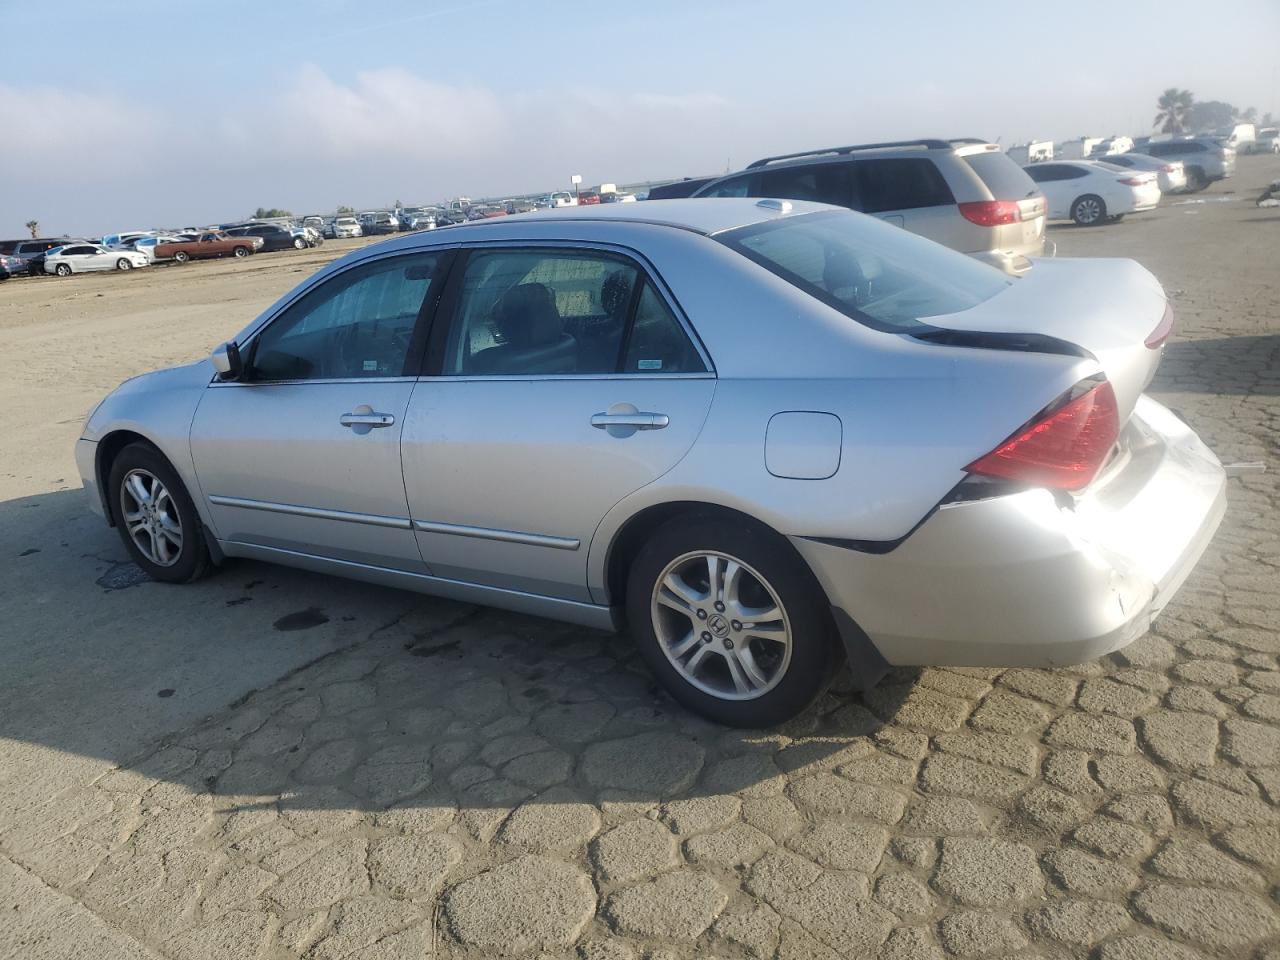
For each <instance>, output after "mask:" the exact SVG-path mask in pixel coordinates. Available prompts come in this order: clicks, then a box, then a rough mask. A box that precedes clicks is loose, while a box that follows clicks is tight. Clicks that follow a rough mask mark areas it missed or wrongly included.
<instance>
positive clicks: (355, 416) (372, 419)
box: [338, 413, 396, 427]
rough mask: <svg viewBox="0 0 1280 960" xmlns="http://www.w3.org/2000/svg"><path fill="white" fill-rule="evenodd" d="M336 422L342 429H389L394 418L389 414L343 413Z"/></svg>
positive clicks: (394, 420)
mask: <svg viewBox="0 0 1280 960" xmlns="http://www.w3.org/2000/svg"><path fill="white" fill-rule="evenodd" d="M338 422H339V423H340V424H342V425H343V426H344V427H389V426H391V425H392V424H393V423H395V422H396V418H395V417H393V416H392V415H391V414H389V413H344V414H343V415H342V416H340V417H339V418H338Z"/></svg>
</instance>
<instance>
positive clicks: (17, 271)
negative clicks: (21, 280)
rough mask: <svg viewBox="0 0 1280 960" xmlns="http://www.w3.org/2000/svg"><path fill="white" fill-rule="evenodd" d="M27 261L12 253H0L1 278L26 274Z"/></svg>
mask: <svg viewBox="0 0 1280 960" xmlns="http://www.w3.org/2000/svg"><path fill="white" fill-rule="evenodd" d="M26 272H27V261H25V260H23V259H22V258H21V257H18V256H14V255H13V254H11V253H0V280H8V279H9V278H10V277H18V276H22V275H24V274H26Z"/></svg>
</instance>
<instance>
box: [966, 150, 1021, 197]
mask: <svg viewBox="0 0 1280 960" xmlns="http://www.w3.org/2000/svg"><path fill="white" fill-rule="evenodd" d="M961 159H962V160H963V161H964V162H965V163H967V164H968V165H969V169H970V170H972V171H973V172H974V173H976V174H977V175H978V179H979V180H981V181H982V182H983V183H984V184H986V186H987V189H988V190H990V191H991V199H993V200H1022V199H1024V198H1026V197H1029V196H1031V195H1032V194H1034V193H1036V192H1037V191H1036V185H1035V183H1034V182H1033V181H1032V179H1031V178H1030V177H1029V176H1027V174H1026V171H1024V170H1023V169H1022V168H1021V167H1020V166H1018V165H1017V164H1016V163H1014V162H1013V161H1012V160H1010V159H1009V157H1008V156H1007V155H1006V154H1003V153H1000V152H999V151H996V150H992V151H990V152H988V153H973V154H970V155H969V156H967V157H961Z"/></svg>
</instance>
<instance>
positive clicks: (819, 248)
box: [715, 210, 1016, 332]
mask: <svg viewBox="0 0 1280 960" xmlns="http://www.w3.org/2000/svg"><path fill="white" fill-rule="evenodd" d="M715 239H717V240H719V241H720V242H721V243H724V244H726V245H727V246H728V247H730V248H731V249H733V250H736V251H738V252H739V253H741V254H742V255H744V256H745V257H747V258H748V259H750V260H753V261H755V262H756V263H758V264H760V265H761V266H762V267H764V268H765V269H766V270H769V271H771V272H772V273H774V274H776V275H777V276H779V277H781V278H782V279H783V280H786V281H787V282H788V283H791V284H793V285H794V286H796V287H798V288H799V289H801V290H803V291H804V292H805V293H808V294H809V295H810V296H812V297H814V298H815V299H817V300H820V301H822V302H823V303H825V304H827V305H828V306H830V307H833V308H835V309H836V310H839V311H840V312H841V313H844V314H845V315H846V316H848V317H851V318H853V319H854V320H857V321H859V322H861V323H864V324H866V325H867V326H870V327H872V328H874V329H878V330H888V331H893V332H900V331H902V330H904V329H910V328H912V327H916V326H919V325H920V321H921V320H922V319H924V318H927V317H934V316H939V315H941V314H947V313H958V312H960V311H962V310H968V309H970V308H971V307H973V306H975V305H977V304H979V303H982V302H983V301H985V300H987V299H989V298H991V297H993V296H995V295H996V294H997V293H999V292H1000V291H1002V290H1004V289H1005V288H1006V287H1007V286H1009V284H1011V283H1014V282H1016V281H1014V280H1011V279H1010V278H1009V277H1007V276H1005V275H1004V274H1002V273H1000V272H999V271H998V270H996V269H995V268H993V267H989V266H987V265H985V264H982V263H979V262H978V261H976V260H974V259H972V258H970V257H967V256H965V255H964V254H962V253H957V252H956V251H954V250H949V249H947V248H946V247H943V246H942V245H940V244H936V243H933V242H932V241H929V240H925V239H924V238H923V237H920V236H917V235H915V234H912V233H908V232H907V231H905V230H901V229H899V228H897V227H893V226H890V225H889V224H886V223H883V222H880V221H877V220H872V219H868V218H866V217H855V216H853V215H851V214H848V213H845V212H844V211H836V210H832V211H829V212H824V213H811V214H806V215H805V216H799V217H786V218H783V219H781V220H770V221H766V222H764V223H760V224H753V225H751V226H749V227H739V228H738V229H736V230H730V231H728V232H726V233H722V234H717V235H716V237H715Z"/></svg>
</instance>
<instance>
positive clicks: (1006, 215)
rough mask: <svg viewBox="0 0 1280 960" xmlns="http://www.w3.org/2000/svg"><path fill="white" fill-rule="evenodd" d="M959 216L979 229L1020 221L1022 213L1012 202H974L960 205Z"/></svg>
mask: <svg viewBox="0 0 1280 960" xmlns="http://www.w3.org/2000/svg"><path fill="white" fill-rule="evenodd" d="M960 215H961V216H963V217H964V218H965V219H966V220H968V221H969V222H970V223H976V224H977V225H978V226H980V227H998V226H1000V225H1001V224H1004V223H1020V222H1021V221H1022V211H1021V210H1019V209H1018V204H1017V203H1016V202H1015V201H1013V200H975V201H973V202H971V203H962V204H960Z"/></svg>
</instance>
